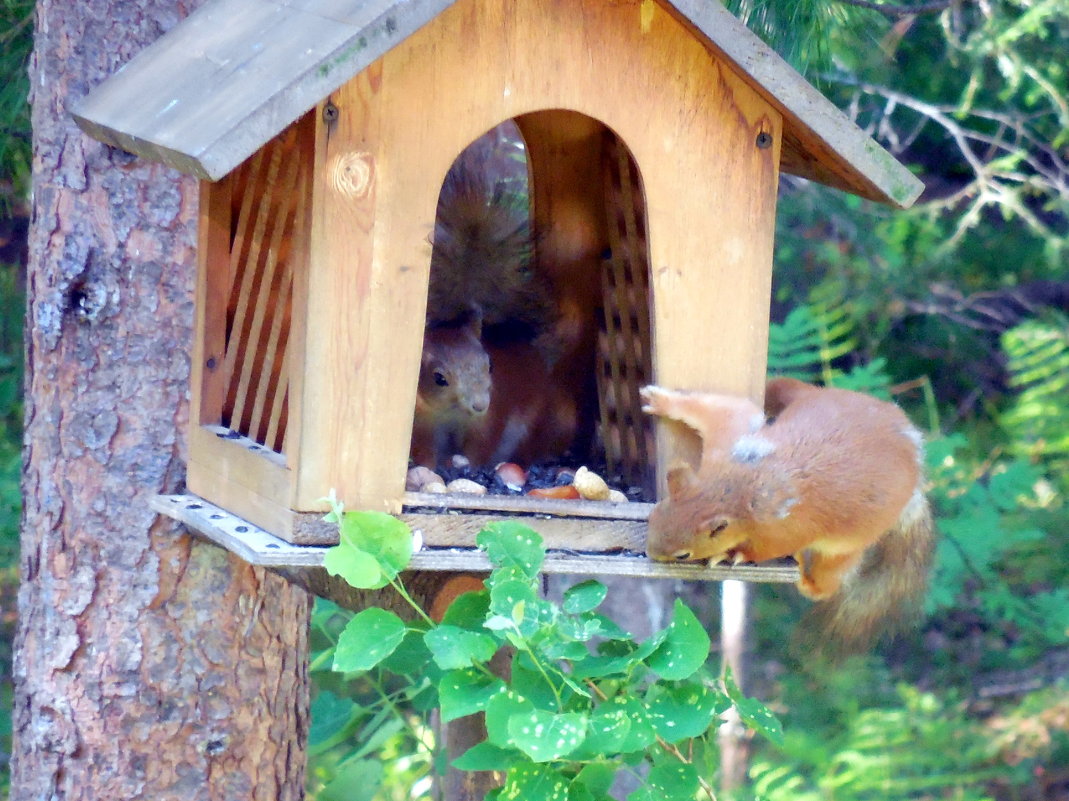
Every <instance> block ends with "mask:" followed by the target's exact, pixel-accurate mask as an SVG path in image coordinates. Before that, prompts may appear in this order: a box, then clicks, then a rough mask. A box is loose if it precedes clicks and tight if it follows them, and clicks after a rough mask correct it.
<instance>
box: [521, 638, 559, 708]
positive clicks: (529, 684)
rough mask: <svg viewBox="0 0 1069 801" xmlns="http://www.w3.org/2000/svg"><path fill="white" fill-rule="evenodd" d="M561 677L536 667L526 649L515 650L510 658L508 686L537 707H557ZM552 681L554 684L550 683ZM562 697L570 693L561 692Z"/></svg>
mask: <svg viewBox="0 0 1069 801" xmlns="http://www.w3.org/2000/svg"><path fill="white" fill-rule="evenodd" d="M561 681H563V677H562V676H561V675H560V674H559V673H556V672H550V673H549V675H548V678H547V674H546V673H544V672H543V671H541V670H539V669H538V665H537V664H536V663H535V661H534V659H533V658H532V657H531V655H530V654H528V653H527V652H526V651H517V652H516V655H515V656H514V657H513V658H512V668H511V671H510V680H509V686H510V687H511V688H512V689H513V690H514V691H515V692H516V693H517V694H519V695H521V696H523V697H524V698H526V699H527V700H528V701H530V702H531V703H532V704H534V705H535V707H537V708H538V709H557V708H558V704H557V694H558V693H562V687H561V686H560V682H561ZM550 682H553V683H554V684H552V685H551V684H550ZM563 696H564V699H565V700H567V699H568V698H569V697H570V695H569V693H568V692H567V691H565V692H563Z"/></svg>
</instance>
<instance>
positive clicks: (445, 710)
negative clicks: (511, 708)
mask: <svg viewBox="0 0 1069 801" xmlns="http://www.w3.org/2000/svg"><path fill="white" fill-rule="evenodd" d="M438 692H439V694H440V695H441V701H442V722H443V723H448V722H449V721H451V720H455V719H457V718H462V717H464V716H465V715H473V714H475V713H476V712H482V711H483V710H484V709H486V708H487V705H488V704H489V702H490V700H491V699H492V698H493V697H494V696H496V695H498V694H499V693H504V692H505V683H504V682H503V681H501V679H497V678H494V677H493V676H487V675H486V674H485V673H483V672H482V671H481V670H475V669H474V668H469V669H467V670H451V671H450V672H448V673H446V674H445V675H444V676H442V680H441V682H440V683H439V685H438Z"/></svg>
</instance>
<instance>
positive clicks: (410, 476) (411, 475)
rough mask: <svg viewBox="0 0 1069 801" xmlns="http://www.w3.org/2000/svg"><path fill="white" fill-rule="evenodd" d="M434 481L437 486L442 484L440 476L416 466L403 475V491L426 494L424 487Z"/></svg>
mask: <svg viewBox="0 0 1069 801" xmlns="http://www.w3.org/2000/svg"><path fill="white" fill-rule="evenodd" d="M435 481H437V482H438V483H439V484H441V483H443V482H442V477H441V476H440V475H438V474H437V473H435V472H434V471H433V470H431V469H430V468H429V467H424V466H423V465H421V464H418V465H416V466H415V467H412V468H410V469H409V471H408V473H407V474H406V475H405V490H406V491H407V492H426V491H427V490H426V489H425V487H426V486H427V485H428V484H431V483H434V482H435Z"/></svg>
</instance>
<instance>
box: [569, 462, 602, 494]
mask: <svg viewBox="0 0 1069 801" xmlns="http://www.w3.org/2000/svg"><path fill="white" fill-rule="evenodd" d="M572 486H573V487H575V488H576V490H577V491H578V492H579V495H580V496H582V497H583V498H584V499H585V500H588V501H607V500H608V499H609V485H608V484H606V483H605V479H603V478H602V477H601V476H599V475H598V474H597V473H595V472H593V471H592V470H587V469H586V467H580V468H579V469H578V470H576V471H575V478H573V479H572Z"/></svg>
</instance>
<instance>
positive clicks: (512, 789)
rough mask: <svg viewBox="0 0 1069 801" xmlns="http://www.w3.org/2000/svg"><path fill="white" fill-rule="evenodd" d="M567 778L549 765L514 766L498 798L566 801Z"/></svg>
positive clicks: (506, 777) (530, 800)
mask: <svg viewBox="0 0 1069 801" xmlns="http://www.w3.org/2000/svg"><path fill="white" fill-rule="evenodd" d="M569 784H570V782H569V780H568V779H567V777H565V776H564V775H563V774H562V773H561V772H560V771H558V770H554V769H553V768H551V767H550V766H549V765H515V766H513V767H512V768H510V769H509V772H508V774H507V775H506V776H505V784H504V786H502V788H501V793H500V796H499V798H508V799H527V800H529V801H568V785H569Z"/></svg>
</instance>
